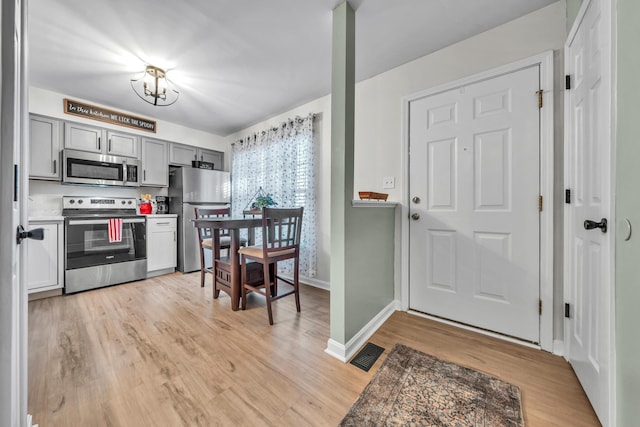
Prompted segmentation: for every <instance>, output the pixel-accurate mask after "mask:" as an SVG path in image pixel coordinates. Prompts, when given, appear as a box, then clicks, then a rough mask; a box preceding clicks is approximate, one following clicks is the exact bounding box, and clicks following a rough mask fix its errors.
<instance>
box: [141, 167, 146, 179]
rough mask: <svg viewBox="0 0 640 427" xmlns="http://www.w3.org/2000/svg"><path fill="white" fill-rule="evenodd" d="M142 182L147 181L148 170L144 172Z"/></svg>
mask: <svg viewBox="0 0 640 427" xmlns="http://www.w3.org/2000/svg"><path fill="white" fill-rule="evenodd" d="M142 180H143V181H146V180H147V170H146V169H145V170H143V171H142Z"/></svg>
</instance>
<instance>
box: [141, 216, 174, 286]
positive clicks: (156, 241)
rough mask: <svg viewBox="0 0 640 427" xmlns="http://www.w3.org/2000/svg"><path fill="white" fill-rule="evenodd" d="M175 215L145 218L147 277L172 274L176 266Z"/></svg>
mask: <svg viewBox="0 0 640 427" xmlns="http://www.w3.org/2000/svg"><path fill="white" fill-rule="evenodd" d="M177 221H178V218H177V216H176V215H150V216H148V217H147V277H153V276H157V275H160V274H167V273H173V272H174V271H175V269H176V265H177V256H178V241H177V234H176V233H177V231H178V225H177Z"/></svg>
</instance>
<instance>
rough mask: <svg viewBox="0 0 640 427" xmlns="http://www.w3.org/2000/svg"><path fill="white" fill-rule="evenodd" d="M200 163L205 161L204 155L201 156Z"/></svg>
mask: <svg viewBox="0 0 640 427" xmlns="http://www.w3.org/2000/svg"><path fill="white" fill-rule="evenodd" d="M200 161H201V162H202V161H204V154H200Z"/></svg>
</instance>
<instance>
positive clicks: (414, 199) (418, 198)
mask: <svg viewBox="0 0 640 427" xmlns="http://www.w3.org/2000/svg"><path fill="white" fill-rule="evenodd" d="M411 201H412V202H413V203H415V204H416V205H417V204H418V203H420V197H418V196H415V197H414V198H413V199H411Z"/></svg>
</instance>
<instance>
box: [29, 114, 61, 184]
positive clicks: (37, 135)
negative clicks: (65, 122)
mask: <svg viewBox="0 0 640 427" xmlns="http://www.w3.org/2000/svg"><path fill="white" fill-rule="evenodd" d="M61 131H62V128H61V126H60V121H59V120H56V119H51V118H48V117H42V116H38V115H34V114H32V115H30V116H29V152H30V159H29V177H30V178H37V179H47V180H53V181H58V180H60V169H61V165H60V149H61V148H62V147H61V146H60V141H61Z"/></svg>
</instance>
